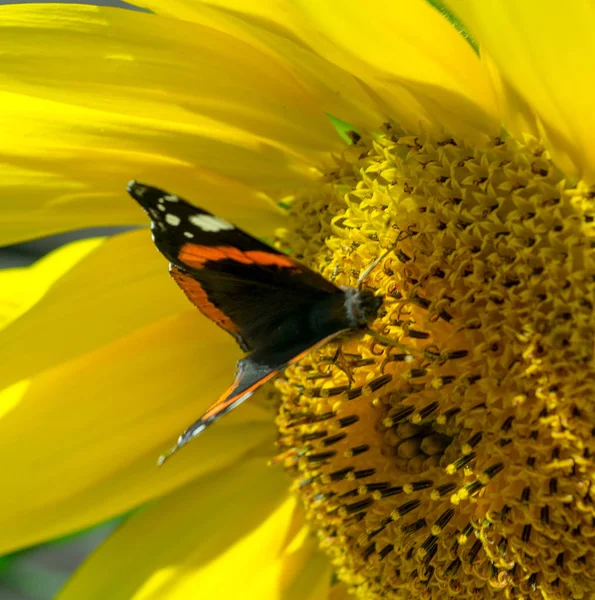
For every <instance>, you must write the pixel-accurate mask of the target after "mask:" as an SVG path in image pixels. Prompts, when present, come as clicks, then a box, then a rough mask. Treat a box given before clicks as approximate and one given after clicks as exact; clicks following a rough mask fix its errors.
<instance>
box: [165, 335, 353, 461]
mask: <svg viewBox="0 0 595 600" xmlns="http://www.w3.org/2000/svg"><path fill="white" fill-rule="evenodd" d="M340 333H342V330H340V331H336V332H334V333H332V334H330V335H328V336H326V337H324V338H323V339H321V340H319V341H317V342H316V343H315V344H314V345H312V342H311V341H306V340H303V341H301V342H299V343H296V344H293V345H291V346H288V347H287V348H285V349H283V350H281V351H280V350H278V349H274V350H272V351H271V350H263V351H260V352H254V353H253V354H250V355H249V356H247V357H246V358H243V359H242V360H240V361H239V362H238V366H237V369H236V376H235V379H234V382H233V383H232V384H231V387H230V388H229V389H228V390H227V391H226V392H225V393H224V394H223V395H222V396H221V398H219V400H217V402H215V404H213V405H212V406H211V407H210V408H208V409H207V411H206V412H205V413H204V414H203V415H202V416H201V417H200V419H198V420H197V421H195V422H194V423H193V424H192V425H190V427H188V428H187V429H186V430H185V431H184V432H183V433H182V435H180V437H179V438H178V441H177V442H176V444H175V446H173V448H171V449H170V450H169V452H167V453H166V454H164V455H163V456H161V457H160V458H159V464H160V465H162V464H163V463H164V462H165V460H167V458H169V457H170V456H171V455H172V454H173V453H174V452H176V451H178V450H179V449H180V448H181V447H182V446H185V445H186V444H188V443H189V442H190V441H192V440H193V439H194V438H195V437H196V436H197V435H199V434H200V433H202V432H203V431H204V430H205V429H206V428H207V427H208V426H209V425H211V424H212V423H214V422H215V421H216V420H217V419H220V418H221V417H222V416H224V415H226V414H227V413H228V412H230V411H231V410H233V409H234V408H236V407H237V406H239V405H240V404H242V402H244V401H245V400H247V399H248V398H250V396H252V394H254V392H255V391H256V390H257V389H258V388H259V387H260V386H261V385H263V384H265V383H266V382H267V381H270V380H271V379H273V378H274V377H275V376H276V375H278V374H279V372H280V371H282V370H283V369H285V368H286V367H287V366H288V365H290V364H292V363H294V362H297V361H298V360H299V359H300V358H302V357H303V356H304V355H306V354H308V353H309V352H311V351H312V350H314V349H315V348H317V347H318V346H321V345H323V344H325V343H326V342H329V341H330V340H332V339H333V338H335V337H337V336H338V335H339V334H340Z"/></svg>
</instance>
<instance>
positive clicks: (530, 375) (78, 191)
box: [0, 0, 595, 600]
mask: <svg viewBox="0 0 595 600" xmlns="http://www.w3.org/2000/svg"><path fill="white" fill-rule="evenodd" d="M141 4H142V5H143V6H144V7H146V8H147V9H149V10H150V11H151V12H132V11H126V10H120V9H113V8H111V9H110V8H98V7H93V6H80V5H35V6H32V5H27V6H21V5H16V6H2V7H1V8H0V16H1V18H0V28H1V34H2V47H3V52H2V58H1V61H2V68H1V69H0V77H1V79H2V86H1V87H0V96H1V99H2V111H1V112H0V121H1V128H0V132H1V133H0V135H1V140H2V144H1V152H2V161H1V162H2V177H1V178H0V185H1V186H2V188H3V189H2V195H1V197H2V200H1V202H2V219H0V236H1V237H0V239H1V241H2V242H3V243H9V242H14V241H18V240H22V239H29V238H32V237H35V236H41V235H46V234H49V233H54V232H58V231H66V230H71V229H74V228H81V227H85V226H91V225H114V224H117V225H122V224H145V219H144V215H143V214H142V212H141V211H140V210H139V208H138V206H136V204H135V203H134V202H133V201H132V200H130V199H129V198H128V197H127V196H126V192H125V185H126V182H127V181H128V180H129V179H132V178H135V179H139V180H141V181H146V182H147V183H151V184H154V185H158V186H159V187H163V188H166V189H169V190H170V191H171V192H174V193H176V194H180V195H182V196H185V197H187V198H189V199H192V200H193V201H195V202H196V203H197V204H198V205H200V206H202V207H204V208H206V209H207V210H210V211H213V212H215V213H216V214H219V215H221V216H222V217H224V218H226V219H228V220H230V221H232V222H234V223H236V224H238V225H239V226H241V227H243V228H245V229H246V230H248V231H250V232H251V233H253V234H255V235H259V236H268V237H269V239H270V240H271V241H272V240H273V236H274V235H276V243H277V244H278V245H279V247H283V248H289V249H291V251H292V253H293V255H294V256H296V257H298V258H299V259H300V260H302V261H303V262H304V263H305V264H306V265H308V266H309V267H311V268H313V269H315V270H317V271H319V272H321V273H323V274H324V275H325V276H326V277H328V278H334V279H335V281H336V282H337V283H338V284H342V285H353V283H354V282H355V281H356V280H357V278H358V276H359V275H360V273H361V272H362V269H364V268H365V267H366V266H367V265H369V264H370V262H371V261H373V260H374V258H376V257H377V256H379V255H380V254H381V253H383V252H385V251H386V249H388V248H391V247H392V246H393V245H394V244H395V242H396V243H397V245H396V246H395V249H394V251H392V252H391V253H389V254H388V255H387V256H386V257H385V258H384V259H383V260H382V261H381V263H380V265H379V266H378V267H377V268H376V269H375V270H374V271H373V272H372V273H371V275H370V277H369V280H368V282H369V284H370V286H372V287H374V288H375V289H376V290H378V293H379V294H382V295H383V296H385V297H386V298H387V301H386V302H385V305H384V311H383V312H382V314H381V316H380V318H379V319H378V320H377V321H376V322H375V323H374V329H375V330H376V331H377V332H378V334H380V335H382V336H384V338H388V339H389V340H391V341H393V342H398V344H401V346H396V345H391V344H388V343H383V342H379V341H378V339H374V338H372V337H369V336H365V335H358V336H355V337H354V338H352V339H351V340H350V341H349V342H346V343H344V344H342V345H340V346H339V345H337V343H334V344H330V345H329V346H327V347H325V348H322V349H320V350H318V351H316V352H313V353H312V354H311V355H310V356H308V357H307V358H305V359H303V360H301V361H300V362H299V363H297V364H296V365H294V366H292V367H290V368H289V369H287V371H286V372H285V374H284V375H283V376H282V377H281V378H279V379H278V380H277V382H276V385H275V386H269V387H268V388H267V389H265V390H263V391H262V392H261V393H260V394H259V395H257V396H256V397H255V398H253V399H251V400H250V401H249V402H247V403H246V404H245V405H243V406H242V407H241V408H239V409H238V410H236V411H234V413H232V414H231V415H229V417H226V418H225V419H223V420H222V421H220V422H219V423H217V424H216V425H215V426H214V427H212V428H210V429H209V430H208V431H207V432H206V433H205V434H203V435H202V436H201V437H200V438H198V439H197V440H196V441H194V442H193V443H192V444H191V445H190V446H189V447H188V448H185V449H184V450H183V451H182V452H180V453H178V454H177V455H176V456H175V457H174V458H173V459H172V460H171V461H169V462H168V464H167V465H165V466H164V467H163V468H162V469H157V468H156V466H155V462H156V458H157V457H158V456H159V455H160V454H161V453H162V452H163V451H164V450H166V449H167V448H168V447H169V446H170V445H171V444H172V442H173V441H174V440H175V438H176V437H177V435H178V434H179V433H180V431H181V430H182V429H183V428H184V427H185V426H186V425H188V424H189V423H191V422H192V421H193V420H194V419H195V418H196V417H197V416H199V415H200V414H201V412H203V411H204V409H205V408H206V407H207V406H209V405H210V404H211V403H212V402H213V401H214V400H216V399H217V398H218V396H219V395H220V393H221V392H223V391H224V390H225V389H226V388H227V386H228V385H229V383H230V380H231V378H232V374H233V371H234V363H235V361H236V360H237V359H238V358H239V357H240V352H239V350H238V349H237V348H236V347H235V345H234V342H233V340H231V338H229V337H228V336H227V335H226V334H225V333H224V332H222V331H221V330H219V329H218V328H217V327H216V326H215V325H214V324H212V323H209V322H207V320H206V319H205V318H204V317H202V316H201V315H200V313H199V312H198V311H196V310H195V309H194V308H193V307H192V306H191V305H190V304H189V303H188V302H187V300H186V299H185V298H184V296H183V294H182V293H181V292H179V290H178V289H177V288H176V286H175V285H174V284H173V282H171V281H170V280H169V278H168V276H167V269H166V265H165V263H164V260H163V258H162V257H161V256H160V255H159V254H158V253H157V252H156V250H155V248H154V247H153V245H152V242H151V240H150V235H149V234H148V232H147V230H146V229H142V230H138V231H133V232H129V233H126V234H123V235H120V236H116V237H112V238H110V239H96V240H90V241H84V242H79V243H77V244H73V245H71V246H67V247H65V248H62V249H60V250H59V251H57V252H55V253H54V254H52V255H50V256H48V257H46V258H45V259H44V260H43V261H41V262H40V263H38V264H37V265H35V266H34V267H32V268H30V269H26V270H22V271H7V272H2V273H0V289H1V290H2V295H1V298H2V299H1V304H0V318H1V319H2V327H3V328H2V331H1V332H0V336H1V338H0V379H1V382H0V389H1V390H2V391H1V392H0V394H1V395H0V397H1V402H0V415H1V417H2V418H1V419H0V448H1V453H2V456H3V464H2V474H3V481H4V485H3V486H2V487H3V489H2V493H1V494H0V551H2V552H8V551H11V550H14V549H17V548H22V547H26V546H28V545H32V544H35V543H38V542H41V541H43V540H47V539H51V538H53V537H56V536H59V535H62V534H65V533H67V532H71V531H76V530H78V529H81V528H83V527H85V526H88V525H90V524H93V523H97V522H100V521H102V520H104V519H107V518H110V517H112V516H114V515H118V514H121V513H122V512H124V511H126V510H128V509H131V508H133V507H136V506H140V505H142V504H144V503H146V502H148V501H153V502H151V503H150V504H149V505H148V506H147V507H145V508H144V509H143V510H142V511H140V512H138V513H137V514H135V515H134V516H133V517H131V518H130V519H128V520H127V521H126V523H125V524H124V525H123V526H122V527H120V528H119V529H118V530H117V531H116V533H115V534H113V535H112V536H111V537H110V538H109V539H108V541H107V542H106V543H105V544H104V545H103V546H102V547H101V548H100V549H99V550H98V551H96V552H95V553H94V554H93V555H92V556H91V557H90V558H89V560H88V561H87V562H86V563H85V565H84V566H83V567H82V568H81V569H80V570H79V571H78V572H77V573H76V574H75V575H74V577H73V578H72V580H71V581H70V583H69V584H68V585H67V586H66V588H65V589H64V590H63V592H62V594H61V595H60V600H81V599H84V600H93V599H97V600H104V599H106V598H109V599H110V600H131V599H133V600H149V599H150V600H156V599H159V600H164V599H165V600H167V599H174V598H176V599H177V598H184V599H186V598H193V597H207V596H210V595H215V596H216V597H223V598H225V597H240V598H258V599H264V600H267V599H279V600H287V599H295V600H297V599H299V600H308V599H319V598H320V599H326V598H332V599H333V600H339V599H343V598H346V597H347V594H348V593H352V594H354V595H355V597H356V598H361V599H364V600H373V599H376V598H394V599H403V600H405V599H414V598H415V599H417V598H425V599H432V600H434V599H442V598H447V597H457V598H511V599H512V598H516V599H520V598H531V599H547V600H553V599H564V600H566V599H570V598H572V599H583V598H584V599H587V598H592V597H593V594H594V592H595V556H594V549H595V544H594V541H593V540H594V539H595V526H594V523H595V505H594V504H593V498H592V493H591V485H592V483H593V479H594V469H593V458H592V456H593V451H594V450H595V448H594V443H593V427H594V424H595V423H594V403H593V391H594V388H595V370H594V365H593V351H594V338H593V331H594V322H593V321H594V316H593V305H594V303H595V260H594V259H595V250H594V248H595V224H594V223H595V221H594V219H595V206H594V200H593V199H594V198H595V188H594V187H593V184H594V183H595V144H594V143H593V141H592V140H593V138H594V135H595V111H593V109H592V107H591V78H592V73H591V71H592V65H593V62H594V59H595V42H593V39H594V38H593V35H592V32H593V31H594V30H595V7H594V6H593V5H592V4H591V3H588V2H581V1H579V0H570V1H569V2H565V3H544V2H539V1H537V0H523V1H522V2H517V1H513V0H508V1H503V2H498V3H496V2H488V1H485V2H470V1H468V0H451V1H450V2H448V9H449V10H450V11H451V12H452V14H454V15H456V17H457V18H458V19H459V20H460V22H461V23H464V25H465V27H466V29H467V30H468V31H470V32H471V34H472V35H473V39H474V40H475V42H476V44H477V48H478V49H479V51H476V50H475V49H474V48H473V47H472V45H471V44H470V43H469V41H468V39H465V37H464V36H463V35H461V34H460V32H459V31H458V30H457V29H456V28H455V27H453V26H452V24H451V22H449V21H448V20H446V19H445V18H444V16H443V14H441V13H440V12H439V11H437V10H436V9H435V8H434V7H433V6H431V5H429V4H427V3H425V2H423V1H422V0H409V1H408V2H402V3H398V4H397V3H395V2H388V1H386V2H385V1H384V0H380V1H379V2H375V3H374V4H370V5H366V4H365V3H361V2H350V1H347V0H344V1H343V0H342V1H340V2H339V1H335V2H332V3H331V2H327V3H324V2H309V1H307V0H298V1H283V0H278V1H272V0H265V1H263V2H241V1H239V0H238V1H234V0H212V1H210V2H198V1H192V0H167V1H158V0H155V1H152V0H146V1H145V2H142V3H141ZM327 115H332V116H333V117H335V118H337V119H341V120H342V121H343V122H346V123H349V124H350V127H349V128H348V129H350V130H351V131H350V133H349V135H350V141H349V142H345V141H343V140H342V139H341V138H340V137H339V136H338V134H337V131H336V129H335V127H334V126H333V125H332V124H331V121H330V119H329V118H328V117H327ZM356 131H357V133H356ZM281 200H283V203H281V204H280V201H281ZM279 206H285V207H289V209H281V208H279ZM403 347H405V349H404V348H403ZM275 415H277V416H276V418H275ZM269 463H272V465H269Z"/></svg>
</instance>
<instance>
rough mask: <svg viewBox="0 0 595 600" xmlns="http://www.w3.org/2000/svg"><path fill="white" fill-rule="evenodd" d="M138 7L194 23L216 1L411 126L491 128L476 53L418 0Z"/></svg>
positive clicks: (156, 0) (225, 0)
mask: <svg viewBox="0 0 595 600" xmlns="http://www.w3.org/2000/svg"><path fill="white" fill-rule="evenodd" d="M141 4H142V5H143V6H148V7H149V8H151V9H152V10H154V11H156V12H157V13H159V14H168V15H170V16H174V17H177V18H179V19H185V20H194V21H196V22H203V21H204V20H205V19H206V18H208V17H206V16H205V13H206V11H207V8H206V7H205V4H208V5H215V6H217V7H221V8H222V9H224V11H226V12H227V13H228V14H231V15H233V17H234V18H237V17H238V16H241V17H242V18H243V19H244V20H245V22H246V23H248V24H251V23H254V22H258V23H259V24H260V25H261V27H263V28H264V27H266V28H268V29H270V30H275V31H278V32H280V33H282V34H284V35H285V36H286V37H287V38H290V39H298V40H300V41H301V43H303V44H306V45H307V46H308V47H309V48H312V49H313V50H315V51H316V52H317V53H318V54H320V55H321V56H322V57H324V58H326V59H327V60H329V61H330V62H332V63H334V64H336V65H337V66H340V67H341V68H343V69H344V70H345V71H348V72H352V73H353V74H355V75H357V77H359V78H361V79H362V80H363V81H364V82H365V83H366V84H367V85H368V86H370V88H371V91H372V94H373V95H374V96H376V99H377V101H378V105H379V107H380V108H381V109H382V110H384V111H385V112H386V113H387V114H388V116H390V117H393V118H395V119H397V120H400V121H401V123H402V124H404V125H408V126H409V127H412V128H415V127H417V125H418V122H419V120H420V119H422V120H426V121H430V122H435V121H436V120H438V121H439V122H440V123H442V124H444V125H446V126H449V127H451V128H452V129H454V130H464V131H466V130H469V129H471V130H472V129H479V130H481V131H485V130H489V131H492V130H494V129H495V128H496V127H497V122H496V121H495V119H494V115H495V114H496V113H497V106H496V100H495V95H494V91H493V89H492V85H491V82H490V80H489V77H488V75H487V73H486V71H485V69H484V68H483V67H482V65H481V63H480V61H479V59H478V57H477V55H476V54H475V53H474V51H473V50H472V48H471V47H470V46H469V44H468V43H467V42H466V41H465V40H464V38H463V37H462V36H461V35H460V34H459V33H458V31H457V30H456V29H455V28H454V27H452V26H451V25H450V24H449V23H448V22H447V21H446V19H444V17H443V16H442V15H441V14H440V13H439V12H438V11H436V10H435V9H434V8H432V7H431V6H429V4H428V3H427V2H425V1H424V0H410V1H409V2H407V3H404V4H402V5H399V6H398V7H396V6H395V4H394V2H391V1H390V0H380V2H375V3H374V6H373V7H366V6H364V5H362V3H361V2H358V1H356V0H339V1H336V2H333V3H325V2H316V1H314V0H298V1H297V2H296V1H291V2H288V1H281V2H279V1H278V0H268V1H264V2H256V3H255V2H252V3H249V2H245V0H210V1H209V2H204V3H201V4H198V5H197V3H196V2H193V1H191V0H177V1H174V2H169V1H168V2H166V1H164V0H144V1H143V2H142V3H141ZM208 10H212V9H210V8H209V9H208ZM209 14H210V13H209ZM422 23H423V26H420V24H422ZM269 43H270V42H269ZM337 116H340V115H337Z"/></svg>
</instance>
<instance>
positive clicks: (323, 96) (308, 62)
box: [141, 0, 384, 130]
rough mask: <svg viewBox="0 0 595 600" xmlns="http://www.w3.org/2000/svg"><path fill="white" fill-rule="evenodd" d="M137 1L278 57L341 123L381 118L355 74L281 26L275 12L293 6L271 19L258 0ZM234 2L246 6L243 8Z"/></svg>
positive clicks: (370, 125)
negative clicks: (247, 0) (244, 1)
mask: <svg viewBox="0 0 595 600" xmlns="http://www.w3.org/2000/svg"><path fill="white" fill-rule="evenodd" d="M141 4H143V5H144V6H146V7H150V8H151V10H154V11H155V12H156V13H157V14H159V15H162V16H168V17H171V18H175V19H180V20H184V21H190V22H193V23H199V24H201V25H204V26H206V27H209V28H212V29H216V30H217V31H221V32H224V33H226V34H229V35H231V36H232V37H234V38H237V39H239V40H242V41H244V42H247V43H249V44H250V45H252V46H254V47H256V48H258V49H259V50H260V51H262V52H264V53H266V54H268V55H270V56H272V57H274V58H275V59H277V60H281V61H282V62H283V63H285V64H287V67H288V68H290V69H291V71H292V72H293V73H294V75H295V76H296V77H298V78H299V80H300V82H301V83H302V85H303V86H304V87H305V88H306V89H308V91H309V92H310V93H311V94H312V96H313V97H314V98H315V99H316V102H318V103H319V104H320V106H321V108H322V110H323V111H324V112H326V113H328V114H330V115H333V116H336V117H339V118H341V119H342V120H344V121H346V122H347V123H350V124H352V125H354V126H356V127H363V128H366V129H369V130H375V129H377V128H378V126H379V124H380V123H381V122H382V120H383V118H384V117H383V115H382V113H381V112H380V111H379V110H378V107H377V106H376V105H375V103H374V101H373V99H372V98H371V97H370V95H369V94H368V93H367V91H366V87H365V86H362V84H361V82H360V81H359V80H358V79H357V78H356V77H354V76H353V75H352V74H351V73H349V72H348V71H345V70H344V69H342V68H340V67H338V66H337V65H335V64H332V63H331V62H329V61H328V60H326V59H325V58H324V57H321V56H320V55H319V54H317V53H316V52H314V51H313V50H312V49H311V48H309V47H308V46H307V45H305V44H304V43H303V41H301V40H300V39H298V37H296V36H295V35H294V34H293V33H292V32H290V31H289V29H284V28H283V27H282V25H283V24H282V23H281V19H282V16H281V13H282V12H283V13H286V12H287V11H289V12H291V11H293V9H294V8H295V7H294V6H293V5H288V6H286V7H284V8H283V9H282V10H279V11H278V14H276V13H274V12H273V15H272V16H273V19H271V18H269V16H270V15H268V13H266V11H265V12H262V13H260V12H259V11H262V10H263V9H265V8H266V7H265V6H264V5H262V4H261V3H256V4H253V5H242V6H241V7H236V6H235V5H233V4H229V3H219V4H220V6H215V5H211V4H206V3H198V2H186V1H185V0H182V1H179V0H172V2H161V1H159V0H157V1H154V0H147V1H145V2H142V3H141ZM228 8H232V9H233V10H228ZM236 8H240V9H241V10H247V11H249V12H246V13H243V12H241V10H239V11H238V10H235V9H236ZM285 16H287V15H285ZM300 16H301V15H300V13H297V14H295V15H293V16H292V20H293V22H292V23H291V25H292V26H293V25H294V24H297V18H298V17H300ZM261 17H262V18H261Z"/></svg>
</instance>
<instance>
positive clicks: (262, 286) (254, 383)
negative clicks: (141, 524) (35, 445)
mask: <svg viewBox="0 0 595 600" xmlns="http://www.w3.org/2000/svg"><path fill="white" fill-rule="evenodd" d="M128 192H129V193H130V195H131V196H132V197H133V198H134V199H135V200H137V201H138V203H139V204H140V205H141V206H142V207H143V208H144V210H145V211H146V212H147V213H148V215H149V216H150V218H151V230H152V232H153V240H154V242H155V244H156V246H157V248H158V249H159V251H160V252H161V253H162V254H163V255H164V256H165V258H167V259H168V260H169V261H170V273H171V276H172V277H173V278H174V280H175V282H176V283H177V284H178V285H179V286H180V287H181V288H182V290H183V291H184V293H185V294H186V296H187V297H188V298H189V299H190V301H191V302H192V303H194V304H195V305H196V306H197V307H198V308H199V309H200V310H201V311H202V312H203V313H204V314H205V315H206V316H207V317H209V318H210V319H212V320H213V321H215V323H217V325H219V326H220V327H222V328H223V329H225V330H226V331H227V332H229V333H230V334H231V335H233V336H234V337H235V339H236V340H237V342H238V343H239V345H240V347H241V348H242V350H243V351H244V352H247V353H248V354H247V356H246V357H245V358H243V359H242V360H240V361H239V362H238V364H237V370H236V376H235V380H234V382H233V383H232V385H231V387H230V388H229V389H228V390H227V391H226V392H225V393H224V394H223V395H222V396H221V398H220V399H219V400H217V402H215V404H213V406H211V407H210V408H209V409H208V410H207V412H206V413H205V414H204V415H202V417H200V419H198V421H196V422H195V423H193V424H192V425H191V426H190V427H189V428H188V429H186V431H184V432H183V433H182V435H181V436H180V437H179V438H178V441H177V443H176V445H175V446H174V447H173V448H172V449H171V450H170V451H169V453H168V454H167V455H165V456H162V457H161V458H160V459H159V464H162V463H163V461H164V460H165V459H166V458H168V457H169V456H171V454H173V453H174V452H175V451H176V450H178V449H179V448H181V447H182V446H184V445H185V444H187V443H188V442H189V441H190V440H192V439H193V438H195V437H196V436H197V435H198V434H199V433H201V432H202V431H204V430H205V429H206V428H207V427H208V426H209V425H210V424H211V423H213V422H214V421H216V420H217V419H219V418H220V417H222V416H223V415H224V414H226V413H228V412H229V411H230V410H232V409H234V408H235V407H236V406H238V405H239V404H241V403H242V402H244V400H246V399H247V398H249V397H250V396H251V395H252V394H253V393H254V392H255V391H256V389H257V388H259V387H260V386H261V385H262V384H264V383H265V382H267V381H269V380H270V379H272V378H273V377H275V376H276V375H278V374H279V372H281V371H282V370H283V369H284V368H285V367H287V366H288V365H290V364H291V363H294V362H296V361H297V360H299V359H300V358H301V357H302V356H304V355H305V354H307V353H308V352H310V351H311V350H313V349H314V348H316V347H317V346H320V345H322V344H324V343H325V342H328V341H329V340H331V339H332V338H334V337H336V336H338V335H339V334H340V333H343V332H346V331H350V330H356V329H361V328H364V327H366V326H367V323H368V322H369V321H372V320H373V319H375V318H376V316H377V313H378V310H379V308H380V306H381V304H382V298H380V297H378V296H375V295H374V292H372V291H371V290H366V289H361V285H360V286H358V287H357V288H349V287H348V288H339V287H337V286H335V285H334V284H332V283H331V282H330V281H327V280H326V279H325V278H324V277H322V275H319V274H318V273H315V272H314V271H312V270H310V269H308V268H307V267H305V266H304V265H302V264H300V263H299V262H297V261H295V260H294V259H293V258H291V257H290V256H287V255H286V254H283V253H282V252H278V251H277V250H275V249H273V248H271V247H270V246H267V245H266V244H264V243H263V242H260V241H259V240H257V239H256V238H254V237H252V236H251V235H249V234H247V233H246V232H244V231H242V230H241V229H237V228H236V227H235V226H234V225H232V224H231V223H228V222H227V221H225V220H223V219H221V218H219V217H216V216H214V215H212V214H211V213H208V212H207V211H205V210H202V209H200V208H197V207H195V206H192V205H191V204H189V203H188V202H185V201H184V200H183V199H181V198H179V197H178V196H174V195H172V194H168V193H167V192H164V191H163V190H160V189H158V188H154V187H151V186H148V185H145V184H142V183H137V182H135V181H132V182H130V183H129V184H128ZM381 258H382V257H381ZM377 262H378V261H376V262H375V263H374V264H373V265H372V266H371V267H369V268H368V269H366V272H365V273H364V274H363V275H362V277H360V283H361V281H362V279H364V278H365V277H366V276H367V274H368V273H369V272H370V270H371V268H373V267H374V266H375V265H376V263H377Z"/></svg>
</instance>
